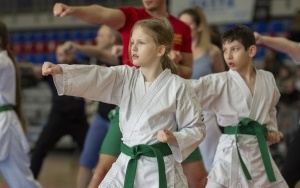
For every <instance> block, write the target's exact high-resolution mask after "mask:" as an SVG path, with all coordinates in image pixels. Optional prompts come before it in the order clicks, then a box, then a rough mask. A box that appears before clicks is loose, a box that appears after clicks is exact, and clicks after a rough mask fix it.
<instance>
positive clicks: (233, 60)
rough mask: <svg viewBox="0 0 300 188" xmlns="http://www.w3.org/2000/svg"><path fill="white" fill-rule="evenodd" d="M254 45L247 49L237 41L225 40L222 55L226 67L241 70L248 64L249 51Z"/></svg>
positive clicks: (249, 59)
mask: <svg viewBox="0 0 300 188" xmlns="http://www.w3.org/2000/svg"><path fill="white" fill-rule="evenodd" d="M253 47H254V46H250V47H249V49H248V50H245V47H244V46H243V45H242V44H241V43H240V42H239V41H233V42H225V43H224V44H223V55H224V59H225V61H226V64H227V65H228V67H229V68H230V69H232V70H234V71H238V72H239V71H242V70H244V69H245V68H246V67H248V66H249V63H252V62H251V59H252V53H251V52H250V51H251V50H252V48H253Z"/></svg>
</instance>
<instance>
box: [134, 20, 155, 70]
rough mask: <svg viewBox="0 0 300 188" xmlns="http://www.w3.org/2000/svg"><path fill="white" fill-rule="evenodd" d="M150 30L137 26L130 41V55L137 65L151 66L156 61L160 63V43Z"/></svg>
mask: <svg viewBox="0 0 300 188" xmlns="http://www.w3.org/2000/svg"><path fill="white" fill-rule="evenodd" d="M148 33H149V31H147V30H146V29H143V28H142V27H140V26H138V27H136V28H135V29H134V30H133V32H132V36H131V39H130V43H129V49H130V57H131V60H132V63H133V64H134V65H135V66H141V67H149V66H151V65H153V64H154V63H155V62H157V61H158V62H159V63H160V57H159V56H158V45H157V44H156V43H155V41H154V40H153V38H152V37H151V36H150V35H149V34H148Z"/></svg>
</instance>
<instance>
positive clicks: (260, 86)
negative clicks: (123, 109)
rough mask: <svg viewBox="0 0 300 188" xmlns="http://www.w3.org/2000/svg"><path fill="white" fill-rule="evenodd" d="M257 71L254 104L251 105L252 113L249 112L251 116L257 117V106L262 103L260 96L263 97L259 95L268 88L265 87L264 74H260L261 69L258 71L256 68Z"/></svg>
mask: <svg viewBox="0 0 300 188" xmlns="http://www.w3.org/2000/svg"><path fill="white" fill-rule="evenodd" d="M255 71H256V79H255V89H254V93H253V99H252V105H251V109H250V114H249V117H251V118H255V117H256V113H257V107H258V106H259V105H260V104H259V102H260V100H259V98H260V97H261V95H259V93H262V92H263V91H264V90H265V89H266V88H264V84H262V83H263V79H262V75H261V74H260V71H257V70H256V69H255Z"/></svg>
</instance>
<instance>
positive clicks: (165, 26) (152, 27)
mask: <svg viewBox="0 0 300 188" xmlns="http://www.w3.org/2000/svg"><path fill="white" fill-rule="evenodd" d="M137 27H141V28H143V29H145V32H147V34H148V35H149V36H151V37H152V38H153V40H154V42H155V43H156V44H157V45H163V46H165V49H166V50H165V54H164V55H163V56H162V58H161V65H162V68H163V70H164V69H170V70H171V72H172V73H173V74H177V69H176V67H175V65H174V63H173V61H172V60H171V59H170V57H169V56H168V54H169V53H170V52H171V50H172V47H173V38H174V31H173V28H172V26H171V24H170V22H169V21H168V20H167V19H166V18H150V19H145V20H140V21H138V22H136V23H135V24H134V26H133V28H132V29H131V33H130V37H131V36H132V32H133V31H134V29H136V28H137ZM128 49H129V52H128V53H130V49H131V46H129V48H128Z"/></svg>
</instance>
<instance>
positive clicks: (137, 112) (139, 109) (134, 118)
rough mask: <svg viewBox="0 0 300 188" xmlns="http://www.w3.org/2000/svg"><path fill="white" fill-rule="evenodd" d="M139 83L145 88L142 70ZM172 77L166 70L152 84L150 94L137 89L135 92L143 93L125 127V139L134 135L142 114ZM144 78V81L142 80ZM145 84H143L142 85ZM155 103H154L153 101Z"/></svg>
mask: <svg viewBox="0 0 300 188" xmlns="http://www.w3.org/2000/svg"><path fill="white" fill-rule="evenodd" d="M139 74H140V75H139V78H138V79H139V81H138V85H139V86H141V85H143V86H144V84H145V83H144V79H143V74H142V72H141V70H140V73H139ZM170 75H171V71H170V70H169V69H166V70H164V71H163V72H162V73H161V74H160V75H159V76H158V77H157V78H156V79H155V80H154V82H153V83H152V84H151V86H150V87H149V90H148V92H145V90H144V89H143V90H142V91H141V90H137V88H135V89H134V90H135V91H138V92H141V93H140V95H141V98H140V100H139V101H137V104H136V106H135V107H134V109H133V111H132V114H131V116H130V117H129V119H128V121H127V123H126V124H127V125H126V126H125V127H124V132H123V133H124V135H123V136H124V138H129V137H130V135H131V134H132V132H133V130H134V128H135V126H136V124H137V123H138V121H139V119H140V117H141V116H142V114H143V113H144V111H145V109H146V108H147V106H148V105H149V103H150V102H151V101H152V99H153V98H154V96H155V95H156V93H157V92H158V91H159V90H160V89H161V88H162V87H163V86H164V85H165V83H166V81H167V80H168V79H169V78H170ZM141 77H142V79H141ZM142 82H143V83H142ZM153 102H154V101H153Z"/></svg>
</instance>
